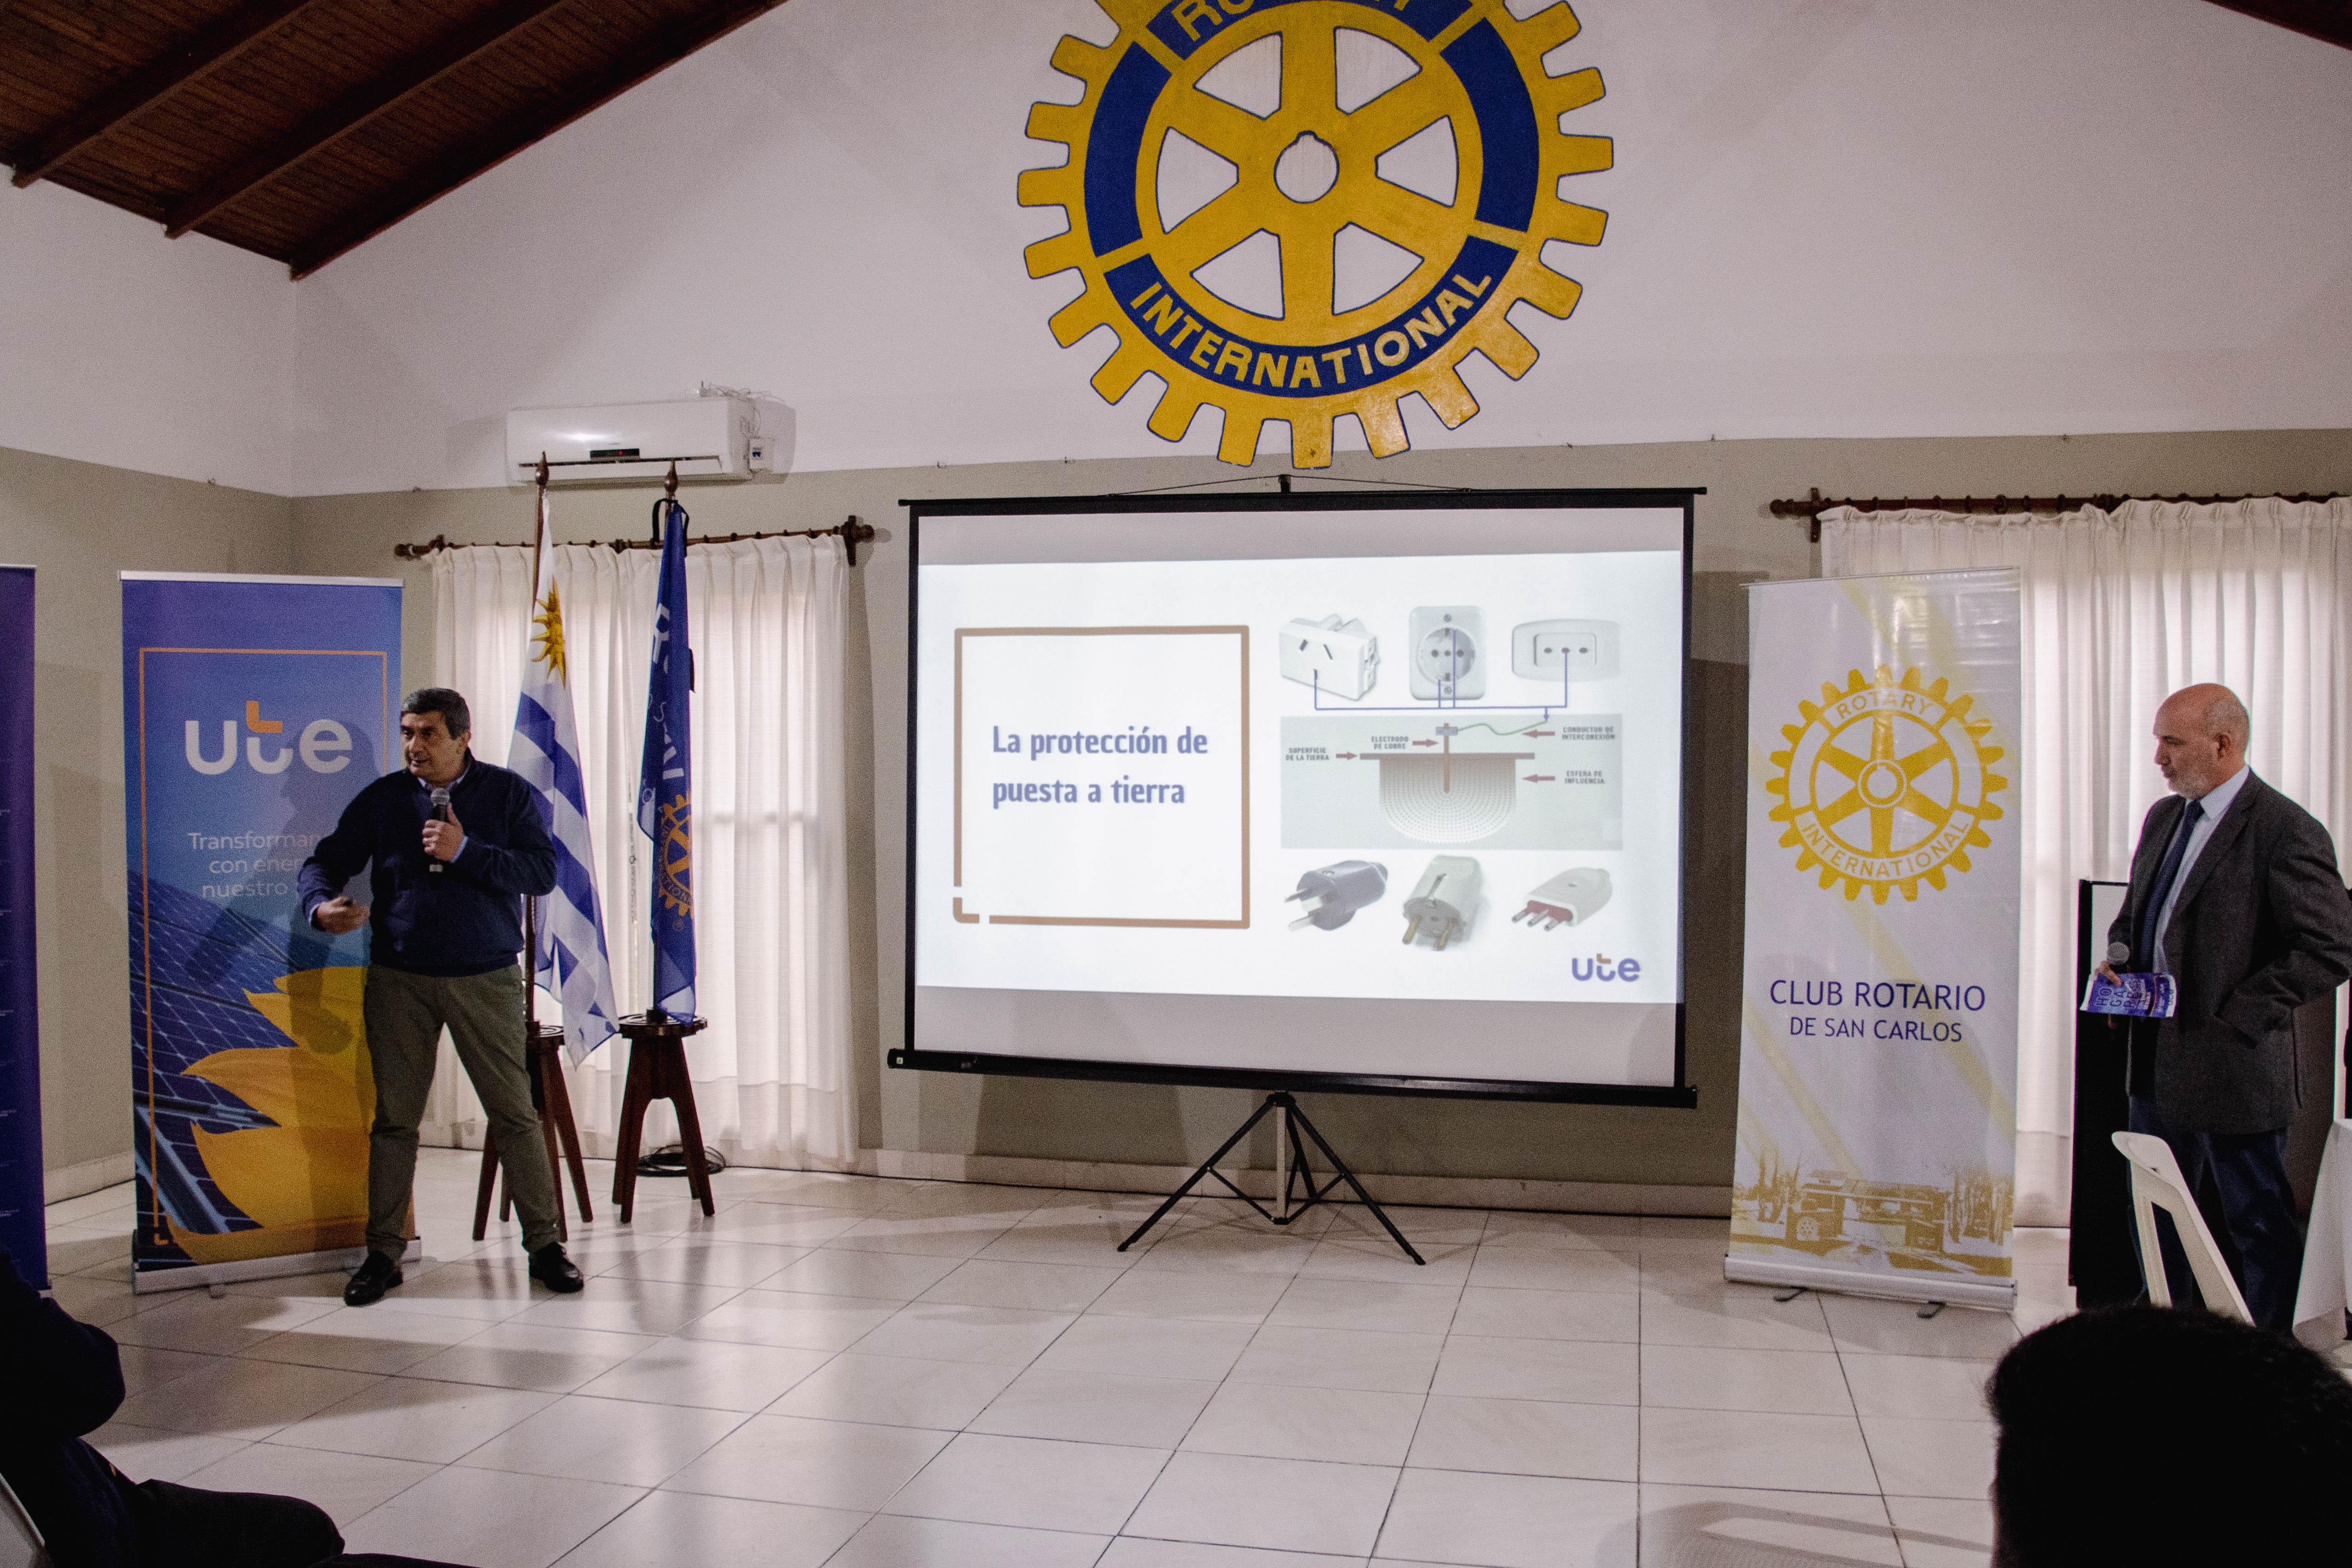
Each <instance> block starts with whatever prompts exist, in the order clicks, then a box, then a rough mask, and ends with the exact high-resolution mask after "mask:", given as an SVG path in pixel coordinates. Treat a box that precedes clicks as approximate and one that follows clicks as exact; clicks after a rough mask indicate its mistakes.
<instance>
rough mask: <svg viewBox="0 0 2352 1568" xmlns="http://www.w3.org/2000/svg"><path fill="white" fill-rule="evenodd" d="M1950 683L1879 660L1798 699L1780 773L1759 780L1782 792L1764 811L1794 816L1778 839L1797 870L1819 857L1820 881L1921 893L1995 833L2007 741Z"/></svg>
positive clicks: (1882, 894)
mask: <svg viewBox="0 0 2352 1568" xmlns="http://www.w3.org/2000/svg"><path fill="white" fill-rule="evenodd" d="M1949 689H1950V683H1949V682H1948V681H1945V680H1941V679H1938V680H1937V681H1936V682H1935V683H1934V684H1933V685H1924V684H1922V682H1921V680H1920V676H1919V672H1918V671H1917V670H1916V669H1906V670H1905V671H1904V672H1903V676H1902V679H1899V680H1898V679H1895V672H1894V671H1893V670H1892V669H1891V668H1887V667H1886V666H1885V665H1881V666H1879V668H1878V670H1877V672H1876V673H1875V674H1874V675H1870V676H1867V677H1865V676H1864V674H1863V673H1862V671H1860V670H1858V669H1857V670H1853V671H1852V672H1850V673H1849V674H1848V675H1847V677H1846V682H1845V685H1844V686H1843V688H1840V687H1838V686H1836V685H1833V684H1824V685H1823V686H1822V700H1821V701H1820V702H1818V703H1813V702H1800V703H1799V704H1798V705H1797V708H1798V711H1799V712H1800V713H1801V714H1802V715H1803V717H1804V722H1803V723H1801V724H1784V725H1782V726H1781V727H1780V733H1781V735H1782V736H1783V737H1784V738H1785V739H1786V740H1787V741H1788V742H1789V749H1788V750H1787V751H1785V752H1773V753H1772V764H1773V766H1775V767H1777V768H1779V769H1780V774H1779V776H1777V777H1775V778H1771V779H1768V780H1767V781H1766V782H1765V784H1764V788H1765V790H1766V792H1767V793H1769V794H1771V795H1779V796H1780V797H1781V798H1780V804H1779V805H1775V806H1773V807H1772V809H1771V810H1770V812H1769V814H1768V815H1769V816H1770V818H1771V820H1773V821H1774V822H1784V823H1787V824H1788V825H1789V826H1788V830H1787V831H1786V832H1785V833H1783V834H1782V835H1781V836H1780V843H1781V844H1782V845H1783V846H1784V847H1788V848H1791V849H1794V850H1796V851H1797V869H1798V870H1800V871H1810V870H1812V869H1813V868H1816V867H1818V868H1820V870H1821V874H1822V887H1823V888H1831V887H1834V886H1836V885H1837V884H1838V882H1839V881H1840V880H1841V879H1843V882H1844V884H1845V896H1846V897H1847V898H1848V899H1856V898H1859V897H1861V896H1862V892H1863V889H1865V888H1867V889H1870V896H1871V899H1872V900H1873V901H1874V902H1877V903H1882V904H1883V903H1885V901H1886V895H1887V894H1888V893H1890V892H1892V891H1894V890H1895V889H1898V888H1899V889H1902V892H1903V896H1904V898H1905V899H1906V900H1916V899H1917V898H1918V897H1919V884H1920V883H1921V882H1923V881H1924V882H1926V883H1927V885H1928V886H1929V887H1931V888H1934V889H1937V891H1939V892H1940V891H1941V890H1942V889H1943V888H1944V883H1945V876H1946V873H1947V872H1948V871H1966V870H1968V869H1969V849H1971V848H1984V847H1989V846H1990V844H1991V843H1992V840H1991V838H1990V837H1988V836H1987V835H1986V833H1985V830H1984V827H1983V824H1985V823H1988V822H1993V821H1998V820H1999V819H2000V816H2001V810H2000V806H1998V805H1994V804H1993V802H1992V796H1993V795H1996V794H1998V793H1999V792H2000V791H2001V790H2003V789H2006V788H2007V787H2008V786H2009V781H2008V780H2007V779H2005V778H2003V777H2002V776H2000V774H1999V773H1994V772H1993V771H1992V764H1993V763H1996V762H1999V761H2000V758H2001V756H2002V752H2001V749H2000V747H1998V746H1989V745H1987V744H1985V737H1986V736H1987V735H1990V733H1991V732H1992V724H1991V722H1990V721H1989V720H1984V719H1977V718H1971V717H1970V716H1969V715H1970V712H1971V710H1972V709H1973V708H1974V706H1975V699H1973V698H1971V697H1969V696H1967V695H1965V694H1963V695H1961V696H1959V697H1952V696H1950V695H1949V694H1948V693H1949Z"/></svg>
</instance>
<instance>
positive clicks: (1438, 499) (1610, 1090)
mask: <svg viewBox="0 0 2352 1568" xmlns="http://www.w3.org/2000/svg"><path fill="white" fill-rule="evenodd" d="M1283 477H1284V478H1285V479H1288V477H1289V476H1287V475H1285V476H1283ZM1705 494H1706V489H1705V487H1703V486H1702V487H1695V488H1690V489H1682V488H1670V489H1437V488H1435V487H1432V488H1429V489H1409V490H1408V489H1399V490H1398V491H1396V492H1395V493H1383V492H1376V491H1365V490H1352V489H1350V490H1341V489H1332V490H1292V489H1284V490H1281V491H1279V492H1276V493H1274V494H1265V493H1262V492H1252V493H1248V494H1238V495H1237V494H1231V493H1227V494H1218V495H1184V494H1181V493H1176V494H1170V493H1167V492H1160V493H1153V492H1148V491H1147V492H1140V493H1129V494H1124V495H1096V496H971V497H962V498H954V499H934V500H900V501H899V503H898V504H899V505H900V506H901V507H903V508H905V509H906V511H907V842H906V857H907V886H906V917H907V918H906V926H907V930H906V971H905V973H906V984H905V989H906V1006H905V1010H904V1012H905V1016H904V1019H903V1021H902V1023H901V1026H900V1028H901V1034H900V1039H901V1041H902V1043H901V1044H900V1045H898V1047H894V1048H892V1049H891V1050H890V1051H888V1052H887V1054H886V1057H885V1059H886V1060H887V1063H888V1064H889V1066H891V1067H893V1068H903V1069H906V1070H908V1071H915V1072H947V1073H961V1074H965V1075H971V1074H993V1075H997V1076H1001V1077H1007V1078H1052V1079H1081V1080H1089V1081H1095V1082H1108V1083H1147V1084H1174V1085H1180V1086H1184V1087H1190V1088H1205V1089H1256V1090H1259V1091H1262V1092H1268V1093H1271V1092H1273V1091H1275V1090H1278V1089H1286V1090H1290V1091H1293V1092H1297V1093H1318V1094H1387V1095H1411V1096H1420V1097H1424V1098H1437V1099H1451V1100H1534V1101H1543V1102H1549V1103H1554V1104H1570V1105H1644V1106H1664V1107H1670V1108H1673V1109H1676V1110H1692V1109H1695V1108H1696V1106H1697V1104H1698V1090H1697V1089H1694V1088H1692V1087H1691V1085H1690V1083H1689V1080H1688V1074H1687V1071H1686V1069H1685V1062H1686V1049H1687V1032H1688V1026H1689V1006H1690V1002H1689V970H1688V957H1689V921H1690V907H1691V895H1692V891H1693V889H1692V887H1691V870H1692V868H1691V856H1690V845H1691V836H1692V826H1693V824H1692V816H1693V813H1694V812H1695V810H1696V805H1697V791H1696V780H1695V778H1694V776H1693V773H1692V760H1693V753H1694V749H1695V748H1694V742H1695V737H1694V735H1693V732H1692V722H1693V713H1694V709H1695V702H1694V698H1695V696H1696V693H1695V692H1694V690H1693V689H1692V687H1693V670H1692V668H1691V550H1692V546H1693V543H1694V542H1695V535H1696V521H1697V502H1698V498H1699V497H1700V496H1703V495H1705ZM1639 507H1648V508H1669V507H1671V508H1676V509H1679V510H1681V512H1682V514H1683V542H1682V576H1683V649H1682V659H1683V667H1682V677H1683V683H1682V697H1683V724H1682V812H1681V819H1680V829H1681V831H1680V855H1679V859H1680V862H1681V878H1682V886H1681V889H1680V890H1679V892H1680V897H1679V900H1678V902H1677V905H1676V908H1675V973H1677V974H1678V975H1679V976H1681V978H1682V982H1683V984H1682V987H1681V990H1682V995H1681V997H1680V998H1679V999H1678V1000H1676V1002H1675V1081H1674V1083H1673V1084H1672V1085H1655V1086H1653V1085H1640V1084H1606V1083H1573V1082H1566V1083H1550V1082H1544V1081H1540V1080H1534V1081H1529V1080H1519V1079H1449V1078H1437V1077H1428V1078H1423V1077H1418V1076H1412V1077H1407V1076H1399V1075H1393V1074H1383V1073H1343V1072H1296V1071H1285V1070H1281V1069H1276V1068H1263V1069H1261V1068H1220V1067H1209V1066H1206V1065H1186V1064H1182V1063H1147V1062H1105V1061H1087V1060H1082V1059H1079V1058H1068V1057H1032V1056H1000V1055H993V1054H986V1053H977V1052H969V1051H940V1050H921V1049H918V1048H916V1046H915V1043H914V1042H915V991H916V984H915V876H916V861H915V827H916V800H917V790H916V778H915V762H916V745H917V733H916V731H917V717H918V713H919V708H918V705H917V698H918V691H917V688H916V682H917V671H918V668H919V654H920V650H919V641H920V637H921V621H920V619H919V608H920V601H919V593H920V584H921V580H922V568H923V550H922V524H923V519H924V518H925V517H927V516H934V517H1030V516H1046V515H1054V514H1071V513H1088V514H1095V515H1104V514H1113V513H1120V514H1130V513H1139V512H1141V513H1150V512H1165V513H1171V514H1181V513H1185V512H1286V511H1454V510H1465V509H1477V510H1569V511H1591V510H1604V509H1621V508H1639Z"/></svg>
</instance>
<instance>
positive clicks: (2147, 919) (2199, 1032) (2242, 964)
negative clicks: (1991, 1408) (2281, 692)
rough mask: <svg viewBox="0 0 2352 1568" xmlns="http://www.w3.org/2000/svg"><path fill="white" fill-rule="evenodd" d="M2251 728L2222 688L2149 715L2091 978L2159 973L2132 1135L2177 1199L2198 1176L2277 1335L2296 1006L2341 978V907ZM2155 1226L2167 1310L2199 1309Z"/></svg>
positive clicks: (2250, 1300) (2287, 1262) (2143, 1038)
mask: <svg viewBox="0 0 2352 1568" xmlns="http://www.w3.org/2000/svg"><path fill="white" fill-rule="evenodd" d="M2248 730H2249V724H2248V721H2247V718H2246V710H2245V707H2244V705H2243V704H2242V703H2241V702H2239V700H2238V699H2237V697H2236V696H2235V695H2234V694H2233V693H2232V692H2231V690H2230V689H2229V688H2228V687H2226V686H2210V685H2209V686H2191V687H2187V688H2184V689H2181V690H2179V691H2176V692H2174V693H2173V694H2172V695H2171V696H2170V697H2168V698H2166V699H2165V700H2164V704H2163V706H2161V707H2159V708H2158V710H2156V765H2157V769H2158V772H2160V773H2163V774H2164V782H2165V783H2166V784H2168V786H2170V789H2171V792H2172V793H2171V794H2169V795H2166V796H2165V797H2164V798H2163V799H2161V800H2159V801H2158V802H2157V803H2156V804H2155V805H2153V806H2151V807H2149V808H2148V813H2147V819H2146V820H2145V821H2144V822H2142V823H2141V824H2140V830H2139V846H2138V847H2137V849H2136V850H2135V851H2134V852H2133V855H2132V869H2131V889H2130V891H2129V892H2127V893H2126V895H2125V896H2124V907H2123V911H2122V912H2121V913H2120V914H2119V915H2117V916H2116V923H2115V925H2114V926H2113V927H2112V928H2111V929H2110V930H2109V931H2108V932H2107V940H2108V942H2109V946H2108V950H2107V951H2108V954H2109V962H2108V963H2103V964H2101V965H2100V966H2099V968H2100V970H2101V972H2102V973H2105V974H2107V975H2108V976H2109V977H2110V978H2112V977H2113V975H2114V973H2115V968H2116V967H2118V966H2120V967H2123V968H2128V969H2132V970H2137V971H2140V972H2143V973H2162V974H2169V975H2171V976H2172V978H2173V981H2174V983H2175V984H2176V986H2177V987H2178V998H2179V999H2178V1001H2177V1003H2176V1005H2175V1008H2174V1013H2173V1016H2171V1017H2169V1018H2147V1019H2137V1020H2135V1021H2134V1022H2133V1023H2132V1026H2131V1080H2130V1095H2131V1130H2132V1131H2135V1132H2153V1133H2155V1134H2156V1135H2157V1136H2158V1137H2160V1138H2162V1139H2163V1140H2164V1141H2165V1142H2167V1143H2168V1144H2170V1145H2171V1146H2172V1152H2173V1155H2174V1157H2175V1158H2176V1159H2178V1160H2179V1162H2180V1173H2181V1176H2182V1177H2183V1179H2185V1180H2186V1181H2187V1182H2188V1184H2189V1189H2190V1190H2191V1191H2192V1192H2194V1191H2195V1189H2196V1187H2197V1186H2198V1184H2199V1183H2200V1181H2201V1180H2202V1179H2203V1177H2204V1175H2205V1174H2206V1173H2207V1172H2209V1171H2210V1173H2212V1176H2213V1184H2214V1187H2215V1188H2216V1190H2217V1191H2218V1192H2219V1193H2220V1194H2221V1210H2222V1214H2223V1215H2224V1217H2225V1219H2226V1222H2227V1228H2228V1230H2229V1233H2230V1239H2231V1242H2233V1243H2234V1244H2235V1245H2236V1247H2237V1251H2238V1258H2239V1260H2240V1263H2241V1264H2242V1277H2241V1279H2239V1281H2238V1284H2239V1288H2240V1289H2242V1290H2243V1292H2244V1293H2245V1298H2246V1305H2247V1307H2248V1308H2249V1309H2250V1310H2252V1312H2253V1315H2254V1321H2256V1322H2257V1323H2259V1324H2261V1325H2262V1326H2263V1327H2264V1328H2268V1329H2276V1330H2279V1331H2291V1330H2292V1326H2293V1325H2292V1322H2291V1320H2292V1319H2293V1317H2294V1295H2295V1285H2296V1279H2297V1276H2298V1274H2299V1273H2300V1271H2301V1268H2302V1259H2303V1228H2302V1226H2301V1225H2300V1224H2298V1223H2297V1221H2296V1219H2295V1213H2294V1193H2293V1191H2292V1190H2290V1188H2289V1187H2288V1184H2287V1174H2286V1134H2287V1125H2288V1123H2289V1122H2291V1121H2294V1108H2295V1105H2296V1103H2297V1101H2298V1100H2301V1098H2302V1084H2301V1082H2300V1081H2299V1079H2298V1075H2297V1073H2296V1070H2295V1049H2294V1010H2295V1009H2296V1008H2297V1007H2300V1006H2302V1005H2304V1004H2305V1003H2306V1002H2308V1001H2311V1000H2312V999H2313V998H2314V997H2316V996H2321V995H2325V994H2326V993H2327V992H2329V991H2332V990H2334V989H2335V988H2336V986H2337V985H2338V984H2342V983H2343V981H2344V978H2345V976H2346V975H2347V973H2352V902H2347V900H2346V898H2345V891H2344V881H2343V879H2342V878H2341V877H2340V876H2339V875H2338V874H2337V871H2336V846H2335V845H2334V844H2333V843H2332V842H2330V840H2329V838H2328V837H2327V829H2326V828H2325V827H2322V826H2320V825H2319V823H2318V822H2317V821H2315V819H2314V818H2313V817H2312V816H2311V814H2310V813H2309V812H2307V811H2305V810H2304V809H2303V807H2301V806H2299V805H2296V804H2295V803H2294V802H2293V801H2291V800H2289V799H2288V798H2287V797H2286V796H2284V795H2281V794H2280V793H2279V792H2278V791H2276V790H2274V789H2273V788H2271V786H2270V785H2268V784H2264V783H2263V781H2262V780H2261V779H2259V778H2256V777H2255V776H2254V773H2253V770H2252V769H2251V768H2249V767H2247V766H2246V740H2247V733H2248ZM2321 1092H2323V1093H2325V1092H2326V1089H2324V1088H2323V1089H2322V1090H2321ZM2157 1228H2158V1236H2159V1237H2160V1238H2161V1246H2162V1247H2163V1251H2164V1264H2163V1267H2164V1268H2165V1270H2166V1274H2167V1277H2168V1279H2169V1280H2170V1282H2171V1287H2172V1299H2173V1300H2175V1301H2189V1300H2196V1299H2197V1297H2196V1295H2195V1286H2194V1284H2193V1282H2192V1281H2191V1279H2190V1277H2189V1268H2188V1261H2187V1259H2186V1258H2185V1257H2183V1256H2182V1254H2181V1251H2180V1244H2179V1240H2178V1238H2177V1237H2176V1236H2175V1235H2174V1232H2173V1228H2172V1221H2171V1219H2170V1218H2169V1216H2167V1215H2158V1217H2157ZM2141 1267H2142V1268H2144V1269H2145V1268H2153V1267H2155V1265H2153V1264H2151V1263H2150V1262H2149V1261H2148V1260H2147V1259H2146V1258H2143V1259H2141Z"/></svg>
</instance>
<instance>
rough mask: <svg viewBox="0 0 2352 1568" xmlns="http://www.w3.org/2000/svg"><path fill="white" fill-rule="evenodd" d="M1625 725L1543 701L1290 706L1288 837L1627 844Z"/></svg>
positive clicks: (1285, 728) (1295, 840) (1285, 777)
mask: <svg viewBox="0 0 2352 1568" xmlns="http://www.w3.org/2000/svg"><path fill="white" fill-rule="evenodd" d="M1622 750H1623V746H1622V715H1619V714H1615V713H1562V712H1559V711H1557V710H1552V711H1547V710H1541V709H1530V710H1526V711H1504V710H1490V709H1483V708H1481V709H1468V710H1465V709H1462V708H1432V709H1428V710H1420V711H1403V712H1399V711H1394V710H1391V711H1387V712H1377V713H1371V712H1366V713H1319V714H1315V715H1312V716H1307V715H1297V716H1293V717H1288V718H1286V719H1284V720H1283V721H1282V842H1283V847H1285V848H1293V849H1317V848H1345V847H1358V848H1375V847H1382V848H1385V847H1400V848H1402V847H1413V846H1419V845H1444V844H1475V845H1479V846H1481V847H1486V848H1490V849H1617V848H1621V847H1623V839H1624V798H1623V786H1622Z"/></svg>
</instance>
